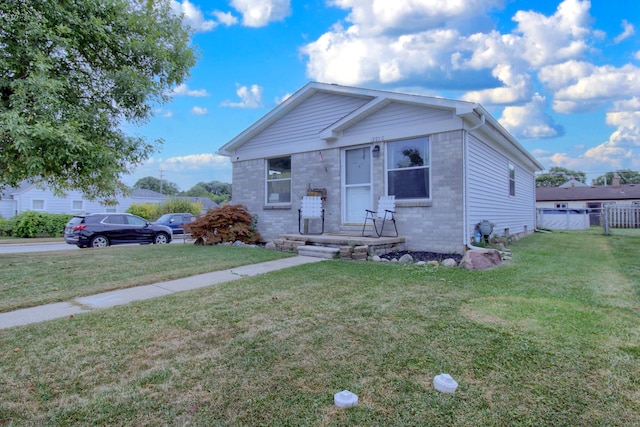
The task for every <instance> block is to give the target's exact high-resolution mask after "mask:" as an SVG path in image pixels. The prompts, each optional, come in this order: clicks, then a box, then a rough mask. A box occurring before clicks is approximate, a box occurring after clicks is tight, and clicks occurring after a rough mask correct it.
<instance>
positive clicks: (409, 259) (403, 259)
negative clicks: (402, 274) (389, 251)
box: [398, 254, 413, 264]
mask: <svg viewBox="0 0 640 427" xmlns="http://www.w3.org/2000/svg"><path fill="white" fill-rule="evenodd" d="M398 262H399V263H400V264H411V263H413V257H412V256H411V255H409V254H404V255H402V256H401V257H400V259H399V260H398Z"/></svg>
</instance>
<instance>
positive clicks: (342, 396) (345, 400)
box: [333, 390, 358, 408]
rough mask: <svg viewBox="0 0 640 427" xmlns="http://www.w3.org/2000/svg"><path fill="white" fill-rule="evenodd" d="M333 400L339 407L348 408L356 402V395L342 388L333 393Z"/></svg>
mask: <svg viewBox="0 0 640 427" xmlns="http://www.w3.org/2000/svg"><path fill="white" fill-rule="evenodd" d="M333 401H334V403H335V404H336V406H337V407H339V408H348V407H349V406H355V405H357V404H358V396H357V395H355V394H353V393H351V392H350V391H349V390H342V391H341V392H339V393H336V394H334V395H333Z"/></svg>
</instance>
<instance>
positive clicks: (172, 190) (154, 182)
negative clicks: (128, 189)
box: [133, 176, 180, 196]
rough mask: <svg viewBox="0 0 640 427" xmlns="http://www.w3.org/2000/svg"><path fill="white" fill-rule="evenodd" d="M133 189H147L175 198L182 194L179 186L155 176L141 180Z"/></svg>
mask: <svg viewBox="0 0 640 427" xmlns="http://www.w3.org/2000/svg"><path fill="white" fill-rule="evenodd" d="M133 188H145V189H147V190H153V191H157V192H158V193H162V194H165V195H167V196H175V195H176V194H178V193H179V192H180V189H178V185H177V184H175V183H173V182H170V181H167V180H164V179H163V180H160V179H158V178H156V177H154V176H145V177H144V178H140V179H139V180H137V181H136V183H135V184H133Z"/></svg>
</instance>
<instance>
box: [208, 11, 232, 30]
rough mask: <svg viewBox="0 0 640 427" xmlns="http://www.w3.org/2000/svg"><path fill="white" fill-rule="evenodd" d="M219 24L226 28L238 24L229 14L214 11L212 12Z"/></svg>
mask: <svg viewBox="0 0 640 427" xmlns="http://www.w3.org/2000/svg"><path fill="white" fill-rule="evenodd" d="M213 15H214V16H215V17H216V19H217V20H218V22H219V23H221V24H224V25H226V26H227V27H229V26H231V25H235V24H237V23H238V18H236V17H235V16H233V15H232V14H231V12H221V11H219V10H216V11H214V12H213Z"/></svg>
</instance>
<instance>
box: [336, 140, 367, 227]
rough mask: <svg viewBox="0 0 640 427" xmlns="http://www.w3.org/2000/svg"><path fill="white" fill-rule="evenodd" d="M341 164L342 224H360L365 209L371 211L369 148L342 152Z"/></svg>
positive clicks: (362, 220)
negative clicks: (342, 172) (342, 165)
mask: <svg viewBox="0 0 640 427" xmlns="http://www.w3.org/2000/svg"><path fill="white" fill-rule="evenodd" d="M343 164H344V167H343V168H342V170H343V171H344V175H343V176H342V186H343V188H342V195H343V196H342V198H343V200H342V218H343V224H345V225H357V224H362V223H363V222H364V216H365V209H371V148H370V147H369V146H365V147H359V148H351V149H347V150H344V152H343Z"/></svg>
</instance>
